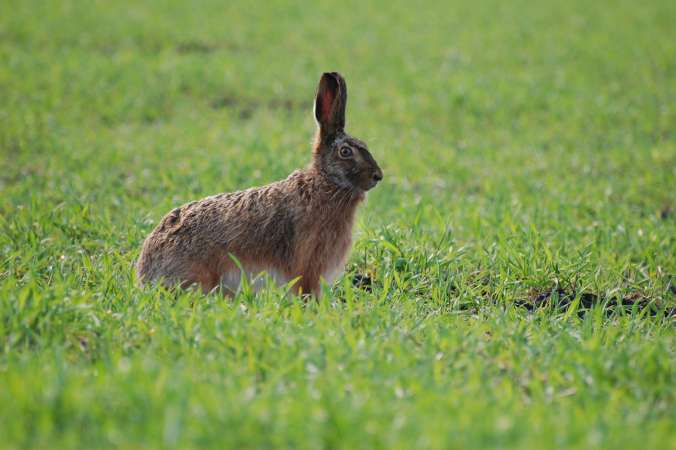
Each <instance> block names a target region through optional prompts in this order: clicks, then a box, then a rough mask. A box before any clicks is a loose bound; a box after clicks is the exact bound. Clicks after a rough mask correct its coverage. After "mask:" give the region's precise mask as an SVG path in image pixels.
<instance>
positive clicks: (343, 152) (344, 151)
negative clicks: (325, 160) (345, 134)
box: [338, 147, 352, 158]
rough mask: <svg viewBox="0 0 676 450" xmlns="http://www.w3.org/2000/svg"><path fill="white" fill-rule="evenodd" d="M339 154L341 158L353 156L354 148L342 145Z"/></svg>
mask: <svg viewBox="0 0 676 450" xmlns="http://www.w3.org/2000/svg"><path fill="white" fill-rule="evenodd" d="M338 154H339V155H340V157H341V158H349V157H350V156H352V149H351V148H350V147H341V148H340V150H339V151H338Z"/></svg>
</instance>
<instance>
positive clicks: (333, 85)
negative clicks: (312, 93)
mask: <svg viewBox="0 0 676 450" xmlns="http://www.w3.org/2000/svg"><path fill="white" fill-rule="evenodd" d="M346 103H347V85H346V84H345V80H344V79H343V77H341V76H340V74H339V73H337V72H327V73H325V74H323V75H322V78H321V79H320V80H319V86H318V87H317V98H316V99H315V119H316V120H317V125H318V126H319V131H320V134H321V136H322V139H326V138H328V137H329V136H333V135H335V134H336V133H337V132H338V131H342V130H343V129H344V128H345V104H346Z"/></svg>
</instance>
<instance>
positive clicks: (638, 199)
mask: <svg viewBox="0 0 676 450" xmlns="http://www.w3.org/2000/svg"><path fill="white" fill-rule="evenodd" d="M675 5H676V4H674V3H673V2H669V1H666V0H665V1H659V0H654V1H649V2H644V3H643V4H641V6H640V7H637V6H636V4H635V3H634V2H629V1H602V2H592V3H589V2H582V1H578V0H573V1H560V0H552V1H548V2H540V3H533V2H525V1H519V0H518V1H517V2H508V3H505V2H497V1H488V2H472V1H463V0H459V1H454V2H430V3H426V4H425V6H420V7H415V8H414V7H412V6H411V4H410V3H409V2H403V1H392V2H381V3H380V4H377V3H374V4H366V3H365V2H356V1H354V2H353V1H351V0H349V1H347V2H343V3H341V4H335V3H334V2H312V3H311V4H301V3H296V2H290V1H284V2H280V1H273V2H269V3H267V4H266V5H265V6H263V5H262V4H261V5H258V6H253V5H251V4H248V3H247V2H241V3H240V2H227V3H225V2H215V1H204V2H199V3H195V4H193V3H188V2H180V1H165V2H154V3H145V4H139V3H138V2H131V1H128V2H85V1H76V0H73V1H42V2H36V1H22V2H19V1H14V0H10V1H5V2H2V4H0V98H1V99H2V100H1V101H0V167H1V168H2V170H1V171H0V448H8V449H12V448H54V449H57V448H228V447H230V448H271V447H281V448H287V447H292V448H402V449H406V448H490V447H492V448H519V449H524V448H533V449H542V448H607V449H622V448H644V449H667V448H672V449H673V448H675V447H674V442H676V413H675V411H676V408H675V407H674V394H675V389H674V386H676V376H675V368H676V367H675V366H676V360H675V356H674V338H675V334H674V316H673V308H674V307H675V306H676V301H675V299H674V292H675V288H674V283H675V280H674V276H675V275H676V264H675V263H676V251H675V250H676V249H675V245H674V243H675V242H674V236H676V219H675V218H674V217H675V214H676V210H675V209H674V208H675V207H676V206H675V201H676V195H675V194H674V192H676V185H675V183H674V179H676V178H675V175H676V139H675V136H674V133H675V131H676V130H675V129H674V124H676V109H674V104H675V103H676V102H675V100H676V82H675V81H674V80H676V33H675V32H674V27H673V24H674V22H676V6H675ZM326 70H339V71H340V72H341V73H343V74H344V75H345V77H346V79H347V81H348V86H349V89H350V99H349V103H348V130H349V131H350V132H351V133H352V134H354V135H355V136H358V137H360V138H363V139H364V140H366V141H367V142H368V143H369V144H370V147H371V149H372V152H373V154H374V156H375V157H376V159H377V160H378V161H379V163H380V165H381V166H382V167H383V169H384V172H385V179H384V181H383V183H382V184H381V185H379V186H378V188H376V189H375V190H374V191H373V192H372V193H370V194H369V199H368V202H367V203H366V204H365V205H363V207H362V208H361V210H360V214H359V219H358V227H357V231H356V235H355V248H354V251H353V253H352V256H351V258H350V261H349V264H348V267H347V271H346V275H345V276H344V277H343V278H341V279H339V280H338V281H337V282H336V285H335V286H333V287H328V286H327V287H326V290H325V294H324V296H323V297H322V298H321V299H320V300H319V301H318V302H309V303H304V302H302V301H299V300H297V299H294V298H291V297H284V296H283V295H282V293H281V292H280V291H279V290H276V289H274V288H270V289H268V290H265V291H264V292H262V293H260V294H259V295H257V296H254V295H252V294H251V293H249V292H242V293H241V294H240V295H239V296H237V297H236V298H235V299H233V300H227V299H223V298H221V297H219V296H217V295H209V296H203V295H201V294H198V293H195V292H182V293H172V292H168V291H164V290H162V289H161V288H149V289H139V288H137V287H136V286H135V280H134V276H133V263H134V261H135V259H136V257H137V255H138V252H139V250H140V245H141V242H142V240H143V238H144V237H145V236H146V235H147V233H149V231H150V230H151V229H152V228H153V227H154V225H155V224H156V223H157V221H158V220H159V218H160V217H161V216H162V215H163V214H164V213H166V212H167V211H169V210H170V209H171V208H172V207H174V206H176V205H179V204H182V203H184V202H187V201H190V200H193V199H197V198H200V197H203V196H206V195H210V194H214V193H218V192H223V191H229V190H235V189H240V188H245V187H249V186H252V185H259V184H264V183H267V182H269V181H273V180H275V179H279V178H282V177H284V176H286V174H288V173H289V172H290V171H291V170H293V169H294V168H297V167H299V166H301V165H303V164H305V163H306V162H307V161H308V159H309V152H310V145H309V142H310V139H311V136H312V133H313V127H314V124H313V120H312V114H311V105H312V95H313V93H314V88H315V85H316V82H317V80H318V77H319V74H320V73H321V72H322V71H326ZM355 275H361V276H368V277H370V279H371V285H370V286H368V288H366V287H361V288H360V287H355V286H353V283H352V278H353V277H354V276H355ZM620 303H625V306H624V307H619V306H617V304H620ZM613 305H615V306H613Z"/></svg>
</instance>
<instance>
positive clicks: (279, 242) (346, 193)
mask: <svg viewBox="0 0 676 450" xmlns="http://www.w3.org/2000/svg"><path fill="white" fill-rule="evenodd" d="M346 102H347V87H346V85H345V81H344V80H343V78H342V77H341V76H340V75H339V74H337V73H335V72H334V73H325V74H324V75H323V76H322V78H321V80H320V82H319V87H318V91H317V97H316V100H315V118H316V119H317V123H318V132H317V137H316V140H315V145H314V147H313V159H312V163H311V164H310V165H309V166H308V167H307V168H306V169H303V170H297V171H295V172H293V173H292V174H291V175H289V177H288V178H286V179H285V180H281V181H277V182H275V183H271V184H268V185H266V186H263V187H258V188H251V189H248V190H246V191H239V192H233V193H226V194H218V195H215V196H212V197H207V198H205V199H202V200H200V201H197V202H192V203H189V204H186V205H183V206H181V207H179V208H176V209H174V210H173V211H171V212H170V213H169V214H167V215H166V216H165V217H164V218H163V219H162V220H161V221H160V224H159V225H158V226H157V228H155V230H154V231H153V232H152V233H151V234H150V235H149V236H148V238H147V239H146V240H145V242H144V244H143V249H142V251H141V256H140V258H139V260H138V263H137V270H138V276H139V279H140V280H141V282H149V281H154V280H160V279H161V280H163V282H164V283H165V284H167V285H174V284H177V283H180V285H181V286H183V287H187V286H190V285H192V284H197V285H199V286H201V287H202V289H203V290H204V291H205V292H208V291H211V290H212V289H214V288H216V287H218V286H219V285H223V284H224V280H225V279H228V277H233V276H236V275H237V273H238V271H239V269H238V267H237V265H236V263H235V261H234V260H233V258H232V256H234V257H235V258H236V260H237V261H239V263H240V264H241V266H242V267H243V268H244V269H245V271H246V272H247V273H251V274H256V273H259V272H268V273H270V274H275V275H276V278H277V281H278V283H284V282H286V281H289V280H292V279H294V278H296V277H300V281H299V282H298V283H297V284H296V286H295V289H296V291H299V292H305V293H313V294H316V293H317V292H318V291H319V287H320V280H321V278H322V277H325V276H327V275H330V274H332V273H334V272H335V271H337V270H340V269H342V267H343V265H344V263H345V260H346V258H347V254H348V252H349V249H350V246H351V240H352V224H353V222H354V215H355V211H356V208H357V205H358V204H359V203H360V202H361V201H362V200H363V199H364V195H365V192H366V191H367V190H369V189H371V188H372V187H373V186H375V184H376V183H377V182H378V181H380V179H382V171H381V170H380V168H379V167H378V164H377V163H376V161H375V160H374V159H373V157H372V156H371V154H370V153H369V152H368V150H367V148H366V145H365V144H364V143H363V142H361V141H359V140H357V139H355V138H353V137H351V136H349V135H347V134H346V133H345V132H344V126H345V106H346ZM348 148H349V150H348Z"/></svg>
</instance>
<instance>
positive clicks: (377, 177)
mask: <svg viewBox="0 0 676 450" xmlns="http://www.w3.org/2000/svg"><path fill="white" fill-rule="evenodd" d="M382 179H383V171H382V170H380V169H376V171H375V172H373V181H375V182H376V183H377V182H379V181H380V180H382Z"/></svg>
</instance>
